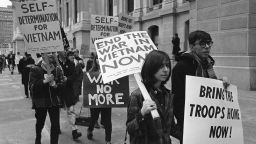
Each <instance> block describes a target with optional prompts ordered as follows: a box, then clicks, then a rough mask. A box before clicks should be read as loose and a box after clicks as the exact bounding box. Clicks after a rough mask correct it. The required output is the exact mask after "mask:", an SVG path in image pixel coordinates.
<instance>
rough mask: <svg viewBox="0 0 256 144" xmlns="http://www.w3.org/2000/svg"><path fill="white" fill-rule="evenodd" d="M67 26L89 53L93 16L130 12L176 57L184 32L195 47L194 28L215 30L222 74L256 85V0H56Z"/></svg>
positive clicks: (79, 46)
mask: <svg viewBox="0 0 256 144" xmlns="http://www.w3.org/2000/svg"><path fill="white" fill-rule="evenodd" d="M56 3H57V10H58V13H59V16H60V21H61V25H62V27H63V28H64V30H65V32H66V34H67V37H68V39H69V42H70V46H71V47H72V48H77V49H79V50H81V49H82V50H83V51H84V52H85V57H86V56H89V53H90V52H91V51H95V50H92V49H91V48H90V40H89V39H90V16H91V14H97V15H110V16H118V14H120V13H124V14H129V15H131V16H133V17H134V18H135V24H134V30H144V31H147V32H148V33H149V35H150V36H151V38H152V40H153V41H154V43H155V44H156V45H157V47H158V48H159V49H160V50H163V51H165V52H167V53H168V54H169V55H170V56H171V57H172V54H171V53H172V44H171V39H172V36H173V35H174V33H178V34H179V37H180V40H181V45H180V46H181V50H182V51H185V50H188V49H189V45H188V42H187V37H188V34H189V32H191V31H193V30H197V29H200V30H205V31H207V32H209V33H210V34H211V35H212V37H213V41H214V45H213V47H212V55H213V57H214V59H215V60H216V65H215V70H216V72H217V75H218V76H219V77H222V76H227V77H228V78H229V80H230V81H231V83H232V84H235V85H237V86H238V87H239V88H242V89H247V90H256V46H255V45H256V40H255V39H256V1H255V0H56Z"/></svg>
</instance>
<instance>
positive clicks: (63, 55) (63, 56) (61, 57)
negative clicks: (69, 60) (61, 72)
mask: <svg viewBox="0 0 256 144" xmlns="http://www.w3.org/2000/svg"><path fill="white" fill-rule="evenodd" d="M66 57H67V55H66V52H65V51H59V52H58V58H59V60H61V61H65V60H66Z"/></svg>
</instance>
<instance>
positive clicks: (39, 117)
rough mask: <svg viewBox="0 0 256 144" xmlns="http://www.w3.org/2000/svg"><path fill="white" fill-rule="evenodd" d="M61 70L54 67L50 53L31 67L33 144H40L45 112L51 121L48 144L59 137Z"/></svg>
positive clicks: (55, 142)
mask: <svg viewBox="0 0 256 144" xmlns="http://www.w3.org/2000/svg"><path fill="white" fill-rule="evenodd" d="M60 71H61V70H60V69H58V68H57V67H56V64H55V60H54V57H53V56H52V55H44V56H43V61H41V62H40V63H39V64H38V65H36V66H34V67H32V68H31V72H30V80H29V87H30V89H31V91H32V95H31V98H32V108H33V109H35V117H36V140H35V144H41V132H42V129H43V127H44V123H45V119H46V116H47V113H48V114H49V117H50V121H51V134H50V144H58V139H59V129H60V124H59V115H60V111H59V105H60V103H59V99H58V94H59V91H60V88H61V87H62V85H63V83H62V80H61V72H60Z"/></svg>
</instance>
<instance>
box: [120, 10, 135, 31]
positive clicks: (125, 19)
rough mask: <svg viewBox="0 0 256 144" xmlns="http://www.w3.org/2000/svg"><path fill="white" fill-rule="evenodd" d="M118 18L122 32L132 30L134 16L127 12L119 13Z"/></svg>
mask: <svg viewBox="0 0 256 144" xmlns="http://www.w3.org/2000/svg"><path fill="white" fill-rule="evenodd" d="M118 18H119V19H118V23H119V24H118V28H119V33H120V34H123V33H127V32H130V31H132V28H133V24H134V17H132V16H129V15H125V14H119V17H118Z"/></svg>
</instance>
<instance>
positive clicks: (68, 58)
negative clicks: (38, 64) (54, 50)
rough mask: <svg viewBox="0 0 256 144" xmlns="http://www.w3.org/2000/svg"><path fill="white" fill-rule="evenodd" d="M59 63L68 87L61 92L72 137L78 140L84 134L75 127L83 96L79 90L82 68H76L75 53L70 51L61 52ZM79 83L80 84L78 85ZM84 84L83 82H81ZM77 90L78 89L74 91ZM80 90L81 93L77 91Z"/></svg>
mask: <svg viewBox="0 0 256 144" xmlns="http://www.w3.org/2000/svg"><path fill="white" fill-rule="evenodd" d="M58 56H59V63H60V65H61V67H62V70H63V72H64V76H65V77H66V86H65V88H64V89H63V91H62V92H61V96H62V100H63V102H64V106H65V108H66V111H67V118H68V120H69V124H70V125H71V128H72V137H73V139H74V140H77V139H78V138H79V137H81V136H82V133H81V132H79V131H78V128H77V126H76V125H75V120H76V115H77V114H76V106H75V105H76V103H77V102H78V101H79V95H80V94H81V92H80V90H81V89H80V90H79V88H80V85H79V84H80V83H79V82H81V79H82V78H81V77H82V76H81V74H82V73H81V67H79V66H78V67H76V66H75V63H74V59H75V58H74V53H73V52H72V51H68V52H67V53H65V52H64V51H63V52H59V55H58ZM78 83H79V84H78ZM81 83H82V82H81ZM74 88H76V89H74ZM75 90H79V91H75Z"/></svg>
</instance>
